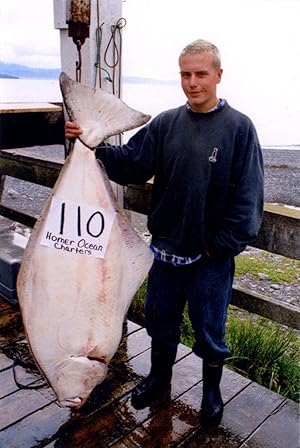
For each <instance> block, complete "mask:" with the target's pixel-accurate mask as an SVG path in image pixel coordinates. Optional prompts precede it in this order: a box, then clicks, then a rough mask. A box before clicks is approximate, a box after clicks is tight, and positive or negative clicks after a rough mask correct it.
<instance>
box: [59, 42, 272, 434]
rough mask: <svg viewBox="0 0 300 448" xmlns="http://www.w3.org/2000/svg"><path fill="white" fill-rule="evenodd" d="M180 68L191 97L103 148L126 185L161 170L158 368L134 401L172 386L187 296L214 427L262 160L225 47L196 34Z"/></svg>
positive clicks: (257, 219) (152, 216)
mask: <svg viewBox="0 0 300 448" xmlns="http://www.w3.org/2000/svg"><path fill="white" fill-rule="evenodd" d="M179 67H180V76H181V85H182V88H183V91H184V93H185V95H186V97H187V100H188V101H187V103H186V105H183V106H180V107H178V108H176V109H172V110H168V111H165V112H163V113H161V114H160V115H158V116H157V117H156V118H154V119H153V120H152V122H150V123H149V124H148V125H146V126H145V127H144V128H142V129H141V130H139V131H138V132H137V133H136V134H135V135H134V136H133V137H132V138H131V139H130V140H129V142H128V143H127V144H126V145H123V146H119V147H118V146H115V147H107V146H104V147H100V148H97V153H96V154H97V157H98V158H100V159H101V160H102V162H103V163H104V165H105V167H106V170H107V173H108V176H109V177H110V179H111V180H114V181H115V182H118V183H120V184H123V185H126V184H128V183H143V182H145V181H147V180H148V179H150V178H151V177H152V176H155V179H154V184H153V191H152V203H151V210H150V213H149V216H148V228H149V231H150V232H151V234H152V241H151V248H152V251H153V253H154V256H155V259H154V263H153V266H152V268H151V270H150V273H149V279H148V290H147V297H146V304H145V323H146V328H147V331H148V333H149V335H150V336H151V338H152V346H151V371H150V374H149V376H148V377H147V378H146V379H145V380H144V381H143V382H142V383H141V384H139V385H138V386H137V387H136V388H135V389H134V391H133V393H132V400H133V403H134V404H135V405H136V406H137V407H143V406H146V405H147V404H149V402H150V401H151V400H152V399H154V398H157V397H159V396H160V394H161V393H162V392H163V391H164V390H165V389H166V388H167V387H168V386H169V384H170V381H171V376H172V366H173V363H174V361H175V358H176V351H177V345H178V343H179V340H180V326H181V322H182V314H183V310H184V306H185V304H186V302H187V304H188V310H189V317H190V320H191V323H192V326H193V329H194V332H195V344H194V347H193V350H194V352H195V354H196V355H198V356H200V357H201V358H203V399H202V404H201V416H202V422H203V423H204V424H205V425H207V426H211V425H217V424H219V422H220V421H221V418H222V414H223V401H222V397H221V393H220V381H221V376H222V368H223V364H224V359H225V358H226V357H227V356H228V354H229V350H228V347H227V346H226V342H225V323H226V318H227V308H228V305H229V302H230V297H231V291H232V281H233V274H234V256H235V255H237V254H238V253H240V252H241V251H242V250H244V248H245V247H246V245H247V244H248V243H250V242H251V241H254V240H255V238H256V236H257V233H258V230H259V227H260V223H261V219H262V213H263V161H262V154H261V149H260V145H259V142H258V138H257V135H256V131H255V128H254V126H253V124H252V122H251V121H250V119H249V118H248V117H247V116H245V115H243V114H242V113H240V112H238V111H236V110H234V109H233V108H231V107H230V105H229V104H228V103H227V101H225V100H223V99H219V98H218V96H217V85H218V84H219V83H220V81H221V78H222V68H221V61H220V55H219V51H218V49H217V47H216V46H215V45H213V44H212V43H210V42H207V41H205V40H197V41H195V42H192V43H191V44H189V45H188V46H187V47H185V48H184V50H183V51H182V53H181V54H180V57H179ZM79 134H80V129H79V127H78V126H77V125H76V123H70V122H68V123H66V137H67V138H74V137H77V136H78V135H79Z"/></svg>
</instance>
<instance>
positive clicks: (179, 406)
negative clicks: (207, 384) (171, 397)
mask: <svg viewBox="0 0 300 448" xmlns="http://www.w3.org/2000/svg"><path fill="white" fill-rule="evenodd" d="M190 373H191V371H190ZM184 374H185V373H184ZM200 377H201V376H199V377H198V378H200ZM174 381H176V379H174V380H173V382H174ZM250 383H251V381H250V380H248V379H246V378H243V377H241V376H240V375H238V374H237V373H235V372H233V371H230V370H228V369H225V370H224V375H223V380H222V386H221V388H222V395H223V399H224V403H227V402H228V401H229V400H230V399H232V398H233V397H234V396H236V395H237V394H238V393H240V392H241V391H242V390H243V389H244V388H245V387H246V386H247V385H249V384H250ZM201 400H202V382H201V383H198V384H196V385H195V386H193V387H192V388H190V389H188V390H187V392H185V393H184V394H183V395H180V396H179V397H178V398H177V399H176V400H175V401H174V402H173V403H171V405H170V407H166V408H162V409H159V411H158V412H157V413H155V414H154V415H152V416H151V417H150V418H149V419H148V420H147V421H146V422H144V423H143V425H142V426H141V427H138V428H136V429H135V430H134V431H133V432H132V433H130V434H129V435H128V436H126V437H125V438H123V439H121V440H120V441H119V442H118V443H117V444H116V445H114V446H116V447H119V448H121V446H122V443H123V444H124V445H125V446H128V447H131V446H142V447H143V448H144V447H145V448H152V447H161V446H175V445H176V444H178V443H180V441H181V440H182V439H183V438H186V437H187V436H188V435H189V434H190V433H192V432H194V431H195V429H196V428H198V427H199V426H200V422H201V420H200V417H199V410H200V406H201Z"/></svg>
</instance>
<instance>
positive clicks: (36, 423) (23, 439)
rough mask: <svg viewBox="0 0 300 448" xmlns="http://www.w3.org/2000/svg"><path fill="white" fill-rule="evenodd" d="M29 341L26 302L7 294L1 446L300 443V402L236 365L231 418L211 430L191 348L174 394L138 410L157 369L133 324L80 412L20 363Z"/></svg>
mask: <svg viewBox="0 0 300 448" xmlns="http://www.w3.org/2000/svg"><path fill="white" fill-rule="evenodd" d="M22 346H23V347H24V346H26V340H25V336H24V330H23V325H22V321H21V317H20V312H19V309H18V306H17V305H11V304H10V303H8V302H6V301H4V300H3V299H1V298H0V409H1V412H0V447H3V448H21V447H24V448H30V447H48V448H50V447H51V448H52V447H59V448H60V447H61V448H76V447H80V448H102V447H105V448H106V447H111V446H113V447H118V448H126V447H127V448H133V447H142V448H146V447H149V448H155V447H157V448H162V447H188V448H196V447H197V448H198V447H209V448H216V447H218V448H221V447H222V448H233V447H236V448H237V447H241V448H299V428H298V423H299V420H298V417H297V413H298V405H297V404H296V403H295V402H293V401H291V400H288V399H285V398H284V397H282V396H280V395H278V394H276V393H273V392H271V391H269V390H267V389H265V388H264V387H262V386H260V385H258V384H256V383H254V382H252V381H250V380H248V379H246V378H244V377H242V376H240V375H238V374H237V373H235V372H232V371H230V370H228V369H225V372H224V375H223V380H222V394H223V398H224V401H225V411H224V416H223V420H222V422H221V425H220V426H219V427H218V428H216V429H211V430H209V431H208V430H204V428H203V427H202V426H201V419H200V417H199V407H200V402H201V396H202V381H201V378H202V371H201V364H202V363H201V360H200V359H199V358H197V357H196V356H195V355H194V354H193V353H192V352H191V350H190V349H189V348H188V347H185V346H183V345H180V347H179V350H178V356H177V360H176V364H175V366H174V370H173V372H174V373H173V381H172V388H171V391H170V393H169V394H168V393H166V396H165V397H163V398H162V399H161V400H159V401H157V402H154V403H153V405H152V406H150V407H147V408H145V409H142V410H137V409H135V408H134V407H133V406H132V404H131V399H130V392H131V390H132V388H133V387H134V386H135V385H136V384H137V383H138V382H139V381H140V380H141V378H142V377H143V376H145V375H147V373H148V371H149V366H150V350H149V348H150V339H149V337H148V336H147V334H146V332H145V329H144V328H141V327H140V326H138V325H136V324H134V323H133V322H129V321H128V322H126V323H125V324H124V336H123V339H122V343H121V345H120V348H119V350H118V352H117V353H116V355H115V357H114V358H113V360H112V362H111V367H110V370H109V374H108V377H107V379H106V380H105V381H104V382H103V383H102V384H101V385H100V386H98V387H97V388H96V389H95V390H94V392H93V393H92V395H91V397H90V399H89V400H88V402H87V403H86V404H85V406H84V407H83V408H82V409H81V410H80V411H77V412H74V411H71V410H70V409H67V408H61V407H59V406H58V405H57V403H56V400H55V396H54V393H53V391H52V389H51V388H50V387H49V386H48V385H46V384H44V386H43V387H41V388H36V387H35V385H36V384H39V383H40V380H41V377H40V376H39V374H38V373H37V372H36V371H35V370H34V369H32V368H30V367H28V368H25V366H24V365H22V364H23V362H22V361H24V360H22V359H19V362H16V361H18V358H20V355H19V353H20V352H19V350H18V347H22ZM21 358H22V356H21ZM20 361H21V362H20ZM14 371H15V375H16V379H17V383H18V384H19V383H20V384H22V386H23V385H24V386H26V387H19V386H18V385H17V384H16V381H15V378H14ZM28 387H31V388H28Z"/></svg>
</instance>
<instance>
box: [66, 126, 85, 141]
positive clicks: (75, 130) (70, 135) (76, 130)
mask: <svg viewBox="0 0 300 448" xmlns="http://www.w3.org/2000/svg"><path fill="white" fill-rule="evenodd" d="M81 134H82V130H81V128H80V126H79V124H78V123H76V122H75V121H66V122H65V137H66V138H67V139H69V140H74V139H75V138H77V137H79V135H81Z"/></svg>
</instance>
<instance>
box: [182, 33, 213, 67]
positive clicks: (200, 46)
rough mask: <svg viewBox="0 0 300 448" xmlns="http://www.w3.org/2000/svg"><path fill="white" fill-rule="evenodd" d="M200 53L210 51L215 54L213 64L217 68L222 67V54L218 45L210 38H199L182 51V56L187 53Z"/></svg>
mask: <svg viewBox="0 0 300 448" xmlns="http://www.w3.org/2000/svg"><path fill="white" fill-rule="evenodd" d="M198 53H209V54H211V55H212V56H213V64H214V67H215V68H216V69H219V68H220V67H221V55H220V51H219V49H218V47H216V45H214V44H212V43H211V42H209V41H208V40H204V39H197V40H194V41H193V42H191V43H190V44H188V45H187V46H186V47H184V49H183V50H182V52H181V53H180V56H179V57H181V56H184V55H187V54H198Z"/></svg>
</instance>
